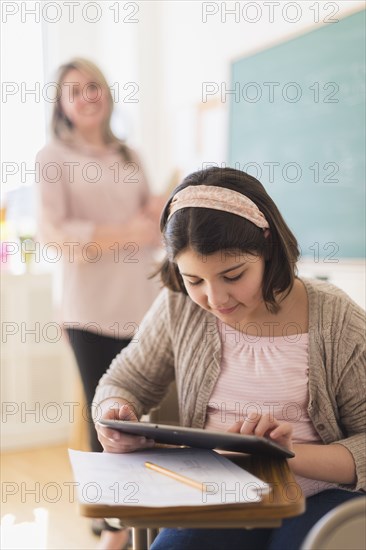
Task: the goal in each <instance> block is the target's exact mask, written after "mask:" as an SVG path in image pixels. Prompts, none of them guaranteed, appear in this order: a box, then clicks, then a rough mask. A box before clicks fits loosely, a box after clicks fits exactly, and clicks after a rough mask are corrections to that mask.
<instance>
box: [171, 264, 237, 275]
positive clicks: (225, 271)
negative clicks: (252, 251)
mask: <svg viewBox="0 0 366 550" xmlns="http://www.w3.org/2000/svg"><path fill="white" fill-rule="evenodd" d="M245 263H246V262H243V263H241V264H238V265H235V266H234V267H229V268H228V269H225V270H224V271H221V272H220V273H218V275H224V274H225V273H229V271H234V269H238V267H242V266H243V265H245ZM180 274H181V275H184V276H185V277H195V278H196V279H200V277H199V276H198V275H190V274H189V273H182V272H180Z"/></svg>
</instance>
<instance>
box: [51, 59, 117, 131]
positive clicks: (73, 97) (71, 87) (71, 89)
mask: <svg viewBox="0 0 366 550" xmlns="http://www.w3.org/2000/svg"><path fill="white" fill-rule="evenodd" d="M60 102H61V108H62V110H63V112H64V114H65V115H66V116H67V118H68V119H69V120H70V121H71V122H72V123H73V124H74V126H75V128H76V129H77V130H81V131H83V130H84V131H86V130H87V131H93V130H95V129H96V128H101V126H102V124H103V123H104V121H105V120H106V118H107V117H108V115H109V100H108V95H107V91H106V90H105V89H104V88H102V87H101V86H100V84H98V83H96V82H95V81H93V78H92V77H90V76H88V75H86V74H85V73H82V72H81V71H78V70H77V69H71V70H70V71H69V72H68V73H67V74H66V75H65V78H64V80H63V82H62V85H61V99H60Z"/></svg>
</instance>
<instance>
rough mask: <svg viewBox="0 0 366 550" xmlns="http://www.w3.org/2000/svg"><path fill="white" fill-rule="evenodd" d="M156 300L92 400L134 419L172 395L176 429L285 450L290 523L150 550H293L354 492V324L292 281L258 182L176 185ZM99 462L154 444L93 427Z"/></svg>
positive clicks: (109, 413) (291, 258)
mask: <svg viewBox="0 0 366 550" xmlns="http://www.w3.org/2000/svg"><path fill="white" fill-rule="evenodd" d="M161 230H162V233H163V236H164V241H165V246H166V252H167V257H166V260H165V261H164V263H163V265H162V266H161V269H160V274H161V278H162V281H163V284H164V287H165V288H164V289H163V290H162V292H161V294H160V295H159V297H158V298H157V300H156V301H155V303H154V304H153V306H152V307H151V309H150V311H149V312H148V314H147V315H146V316H145V318H144V321H143V323H142V324H141V326H140V330H139V333H138V343H137V344H131V345H130V346H128V348H126V349H125V350H124V351H123V352H122V353H120V355H118V356H117V357H116V358H115V359H114V361H113V362H112V364H111V367H110V368H109V370H108V371H107V373H106V374H105V375H104V376H103V378H102V379H101V381H100V383H99V386H98V388H97V392H96V396H95V401H96V403H97V404H99V406H100V408H101V414H102V416H103V417H104V418H121V419H126V418H128V419H133V420H136V421H137V419H138V418H139V416H140V415H141V414H144V413H147V412H148V411H149V410H150V409H151V408H152V407H156V406H157V405H158V404H159V402H160V401H161V399H162V398H163V397H164V394H165V392H166V389H167V387H168V385H169V383H170V382H171V381H172V380H173V379H175V380H176V384H177V391H178V399H179V409H180V418H181V423H182V424H183V425H184V426H191V427H195V428H203V429H205V428H210V429H216V430H229V431H233V432H238V433H243V434H255V435H259V436H265V437H268V438H270V439H273V440H274V441H276V442H278V443H280V444H282V445H284V446H286V447H288V448H289V449H291V450H294V451H295V453H296V457H295V458H293V459H290V460H289V465H290V467H291V468H292V470H293V472H294V474H295V475H296V477H297V481H298V483H299V484H300V486H301V487H302V490H303V492H304V494H305V496H307V511H306V513H305V514H304V515H302V516H299V517H297V518H292V519H288V520H286V521H284V523H283V526H282V527H281V528H278V529H254V530H248V531H247V530H227V531H226V530H215V529H210V530H205V529H197V530H195V529H184V530H176V529H165V530H164V531H162V532H161V533H160V535H159V536H158V537H157V539H156V540H155V542H154V544H153V546H152V549H153V550H158V549H159V550H160V549H163V548H164V549H167V548H174V550H177V549H183V548H185V549H196V548H197V549H201V548H210V549H223V548H248V549H251V548H268V549H271V550H274V549H278V550H279V549H281V550H283V549H285V548H288V549H289V550H295V549H297V548H299V547H300V545H301V542H302V540H303V539H304V537H305V535H306V533H307V532H308V531H309V529H310V528H311V526H312V525H313V524H314V523H315V522H316V521H317V520H318V519H319V518H320V517H321V516H323V515H324V514H325V513H326V512H327V511H329V510H330V509H331V508H333V507H334V506H336V505H337V504H339V503H342V502H344V501H346V500H348V499H350V498H354V497H356V496H358V495H359V494H360V491H362V490H363V491H364V490H365V488H366V468H365V421H366V414H365V412H366V411H365V381H366V373H365V364H366V357H365V341H364V333H365V315H364V312H363V310H362V309H361V308H359V307H358V306H357V305H356V304H355V303H354V302H353V301H352V300H351V299H350V298H349V297H348V296H347V295H346V294H345V293H344V292H342V291H341V290H339V289H338V288H336V287H334V286H332V285H330V284H328V283H325V282H320V281H311V280H305V279H300V278H299V277H297V275H296V262H297V260H298V257H299V251H298V246H297V242H296V239H295V237H294V235H293V234H292V233H291V231H290V229H289V228H288V227H287V225H286V223H285V221H284V219H283V218H282V216H281V214H280V212H279V211H278V209H277V207H276V205H275V204H274V203H273V201H272V199H271V198H270V197H269V196H268V194H267V193H266V191H265V189H264V187H263V186H262V185H261V183H260V182H259V181H257V180H256V179H255V178H253V177H252V176H249V175H248V174H246V173H244V172H241V171H238V170H234V169H231V168H210V169H208V170H203V171H200V172H196V173H194V174H191V175H190V176H188V177H187V178H186V179H185V180H184V181H183V183H182V184H181V185H180V186H179V187H177V188H176V189H175V190H174V192H173V193H172V195H171V197H170V199H169V200H168V202H167V204H166V206H165V208H164V210H163V213H162V217H161ZM97 430H98V433H99V439H100V441H101V443H102V445H103V447H104V449H105V450H106V451H108V452H129V451H134V450H138V449H143V448H145V447H150V446H153V445H154V442H153V441H146V440H144V439H140V438H138V437H136V436H128V435H123V434H121V433H117V432H115V431H114V430H108V429H106V428H103V427H102V426H100V425H97Z"/></svg>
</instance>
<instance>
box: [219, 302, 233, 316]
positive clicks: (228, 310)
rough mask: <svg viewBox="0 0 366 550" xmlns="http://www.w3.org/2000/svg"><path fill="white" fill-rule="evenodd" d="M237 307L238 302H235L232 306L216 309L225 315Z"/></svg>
mask: <svg viewBox="0 0 366 550" xmlns="http://www.w3.org/2000/svg"><path fill="white" fill-rule="evenodd" d="M237 307H238V304H236V306H234V307H229V308H226V309H218V310H217V311H218V312H219V313H221V314H222V315H227V314H229V313H232V312H233V311H234V309H236V308H237Z"/></svg>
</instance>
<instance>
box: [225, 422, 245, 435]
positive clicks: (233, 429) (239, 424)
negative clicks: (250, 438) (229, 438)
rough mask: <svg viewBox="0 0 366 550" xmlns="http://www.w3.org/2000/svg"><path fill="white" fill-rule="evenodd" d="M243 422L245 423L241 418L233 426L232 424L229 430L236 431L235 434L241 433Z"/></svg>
mask: <svg viewBox="0 0 366 550" xmlns="http://www.w3.org/2000/svg"><path fill="white" fill-rule="evenodd" d="M242 424H243V423H242V421H241V420H238V421H236V422H235V423H234V424H233V425H232V426H230V428H229V429H228V432H230V433H234V434H238V433H240V428H241V426H242Z"/></svg>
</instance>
